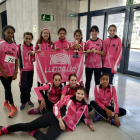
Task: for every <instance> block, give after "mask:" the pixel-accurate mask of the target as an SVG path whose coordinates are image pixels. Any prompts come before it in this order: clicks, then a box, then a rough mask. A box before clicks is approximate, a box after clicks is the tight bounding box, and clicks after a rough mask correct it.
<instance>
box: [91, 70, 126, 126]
mask: <svg viewBox="0 0 140 140" xmlns="http://www.w3.org/2000/svg"><path fill="white" fill-rule="evenodd" d="M94 95H95V101H91V102H90V105H91V107H92V108H93V109H94V110H95V112H96V113H97V115H96V116H95V117H94V120H93V121H94V122H97V121H100V120H102V118H103V119H105V120H106V121H108V122H110V123H111V124H112V125H116V126H120V125H121V124H120V121H119V118H118V117H120V116H124V115H125V114H126V110H125V109H123V108H119V106H118V100H117V93H116V89H115V87H114V86H112V85H111V84H109V74H107V73H104V74H102V75H101V84H99V85H97V86H96V87H95V89H94ZM112 99H113V100H112ZM111 100H112V101H113V102H112V104H113V105H111V104H110V103H111Z"/></svg>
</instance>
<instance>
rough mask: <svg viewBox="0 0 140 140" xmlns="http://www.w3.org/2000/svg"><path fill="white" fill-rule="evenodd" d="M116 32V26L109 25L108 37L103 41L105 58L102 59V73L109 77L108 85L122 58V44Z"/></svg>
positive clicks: (111, 81)
mask: <svg viewBox="0 0 140 140" xmlns="http://www.w3.org/2000/svg"><path fill="white" fill-rule="evenodd" d="M116 32H117V27H116V25H110V26H109V28H108V33H109V37H108V38H107V39H105V40H104V52H106V56H104V57H103V73H108V74H109V75H110V80H109V84H112V83H113V77H114V74H115V73H116V72H117V68H118V66H119V64H120V61H121V58H122V42H121V39H120V38H119V37H118V36H117V35H116Z"/></svg>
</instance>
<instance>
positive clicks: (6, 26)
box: [2, 25, 15, 42]
mask: <svg viewBox="0 0 140 140" xmlns="http://www.w3.org/2000/svg"><path fill="white" fill-rule="evenodd" d="M9 28H10V29H12V30H13V31H14V33H15V28H14V27H13V26H11V25H5V26H4V27H3V29H2V36H3V39H5V34H4V32H5V31H6V30H7V29H9ZM13 42H15V37H14V36H13Z"/></svg>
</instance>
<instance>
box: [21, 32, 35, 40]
mask: <svg viewBox="0 0 140 140" xmlns="http://www.w3.org/2000/svg"><path fill="white" fill-rule="evenodd" d="M26 35H30V36H31V37H32V39H33V38H34V36H33V34H32V33H30V32H25V33H24V34H23V37H25V36H26Z"/></svg>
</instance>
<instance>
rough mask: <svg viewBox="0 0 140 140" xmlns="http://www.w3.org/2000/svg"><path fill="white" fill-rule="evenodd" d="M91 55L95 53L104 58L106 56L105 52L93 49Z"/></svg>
mask: <svg viewBox="0 0 140 140" xmlns="http://www.w3.org/2000/svg"><path fill="white" fill-rule="evenodd" d="M92 52H93V53H97V54H100V55H102V56H105V55H106V52H103V51H98V50H95V49H93V51H92Z"/></svg>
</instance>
